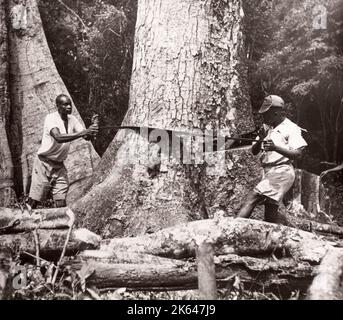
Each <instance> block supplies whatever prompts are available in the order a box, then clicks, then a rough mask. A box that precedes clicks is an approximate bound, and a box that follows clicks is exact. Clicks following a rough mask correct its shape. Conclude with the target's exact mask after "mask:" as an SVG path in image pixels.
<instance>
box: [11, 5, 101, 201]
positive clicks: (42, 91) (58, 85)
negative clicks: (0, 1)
mask: <svg viewBox="0 0 343 320" xmlns="http://www.w3.org/2000/svg"><path fill="white" fill-rule="evenodd" d="M6 9H7V11H6V15H7V16H6V19H7V21H9V24H8V38H9V57H10V79H11V88H10V89H11V90H10V98H11V118H10V132H11V136H10V139H9V144H10V148H11V152H12V158H13V162H14V166H15V172H14V181H15V187H16V191H17V193H18V194H21V193H22V192H24V193H25V194H27V193H28V191H29V185H30V176H31V171H32V163H33V158H34V156H35V154H36V152H37V150H38V148H39V145H40V142H41V138H42V132H43V123H44V119H45V116H46V115H47V114H48V113H51V112H54V111H56V106H55V98H56V96H57V95H58V94H61V93H64V94H68V92H67V89H66V87H65V86H64V84H63V82H62V80H61V78H60V76H59V74H58V72H57V70H56V67H55V65H54V62H53V59H52V57H51V53H50V50H49V48H48V45H47V41H46V38H45V35H44V30H43V27H42V21H41V18H40V15H39V11H38V7H37V3H36V0H25V1H24V0H19V1H14V0H10V1H8V2H7V8H6ZM73 110H74V115H75V116H76V117H77V118H78V119H79V120H80V121H81V123H82V120H81V118H80V116H79V114H78V112H77V110H76V108H75V106H73ZM97 160H98V155H97V154H96V152H95V151H94V149H93V147H92V145H91V143H90V142H86V141H84V140H83V139H80V140H77V141H74V142H73V143H72V146H71V150H70V153H69V157H68V159H67V161H66V166H67V168H68V173H69V181H70V190H69V193H68V199H67V200H68V202H73V201H75V200H76V199H78V198H79V197H80V196H81V195H82V194H83V192H84V188H85V187H86V185H87V180H88V179H89V178H90V177H91V175H92V173H93V169H94V168H95V167H96V163H97Z"/></svg>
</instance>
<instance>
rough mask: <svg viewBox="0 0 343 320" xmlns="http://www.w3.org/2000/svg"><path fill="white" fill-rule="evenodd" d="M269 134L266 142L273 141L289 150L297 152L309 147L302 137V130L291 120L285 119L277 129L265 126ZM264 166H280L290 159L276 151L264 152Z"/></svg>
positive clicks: (261, 157) (261, 156)
mask: <svg viewBox="0 0 343 320" xmlns="http://www.w3.org/2000/svg"><path fill="white" fill-rule="evenodd" d="M264 129H265V130H266V132H267V136H266V138H265V140H272V141H273V142H274V144H275V145H276V146H279V147H282V148H285V149H287V150H296V149H300V148H303V147H306V146H307V143H306V141H305V139H304V138H303V137H302V134H301V132H302V129H301V128H300V127H299V126H298V125H296V124H295V123H294V122H292V121H291V120H289V119H287V118H286V119H285V120H284V121H283V122H282V123H280V124H279V125H278V126H276V127H275V128H273V127H269V126H267V125H264ZM260 160H261V163H262V165H278V164H282V163H285V162H287V161H289V158H287V157H285V156H283V155H282V154H280V153H278V152H276V151H268V152H267V151H264V150H262V152H261V153H260Z"/></svg>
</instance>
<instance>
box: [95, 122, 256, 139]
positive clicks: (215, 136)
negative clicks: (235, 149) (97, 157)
mask: <svg viewBox="0 0 343 320" xmlns="http://www.w3.org/2000/svg"><path fill="white" fill-rule="evenodd" d="M99 129H100V130H105V129H112V130H117V131H118V130H123V129H131V130H135V131H139V130H148V132H151V131H154V130H156V131H165V132H167V133H168V134H175V135H180V136H184V135H188V136H196V137H204V138H210V139H213V140H218V138H220V136H217V135H215V134H213V135H209V134H205V133H200V132H189V131H179V130H173V129H161V128H155V127H147V126H104V127H99ZM256 131H257V130H255V131H253V132H250V133H249V134H253V133H255V132H256ZM221 138H222V139H225V140H231V141H241V142H251V143H252V142H256V139H252V138H241V137H239V136H235V137H229V136H224V137H221Z"/></svg>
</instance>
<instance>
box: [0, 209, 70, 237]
mask: <svg viewBox="0 0 343 320" xmlns="http://www.w3.org/2000/svg"><path fill="white" fill-rule="evenodd" d="M74 218H75V216H74V214H73V212H72V211H71V210H70V209H68V208H58V209H41V210H34V211H33V212H32V214H29V213H28V212H27V211H24V212H22V211H21V210H20V209H10V208H0V234H5V233H17V232H23V231H30V230H35V229H67V228H69V227H70V226H71V223H72V222H73V221H74Z"/></svg>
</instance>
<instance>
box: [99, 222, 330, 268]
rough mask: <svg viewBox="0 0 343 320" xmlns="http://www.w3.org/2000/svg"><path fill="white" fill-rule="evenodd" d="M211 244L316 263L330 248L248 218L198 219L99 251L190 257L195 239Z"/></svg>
mask: <svg viewBox="0 0 343 320" xmlns="http://www.w3.org/2000/svg"><path fill="white" fill-rule="evenodd" d="M199 237H200V238H203V241H206V242H208V243H211V244H213V246H214V249H215V252H216V254H217V255H218V254H220V253H235V254H241V255H251V256H254V255H263V254H268V253H270V252H274V253H276V254H277V253H282V254H283V255H285V256H290V257H293V258H294V259H296V260H300V261H309V262H312V263H318V262H320V261H321V259H322V258H323V257H324V255H325V254H326V252H327V250H328V249H329V248H331V247H332V245H333V243H329V242H327V241H324V240H323V239H322V238H320V237H319V236H316V235H314V234H311V233H309V232H305V231H301V230H297V229H294V228H289V227H285V226H282V225H276V224H270V223H266V222H262V221H256V220H249V219H234V218H222V219H218V220H202V221H196V222H190V223H188V224H182V225H179V226H176V227H173V228H168V229H163V230H160V231H158V232H156V233H154V234H150V235H144V236H141V237H136V238H124V239H111V240H104V241H102V245H101V249H102V250H105V251H106V250H107V251H116V250H124V251H127V252H142V253H148V254H153V255H157V256H164V257H168V258H183V257H191V256H192V257H194V255H195V254H194V252H195V251H194V246H195V242H196V240H197V239H199Z"/></svg>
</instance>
